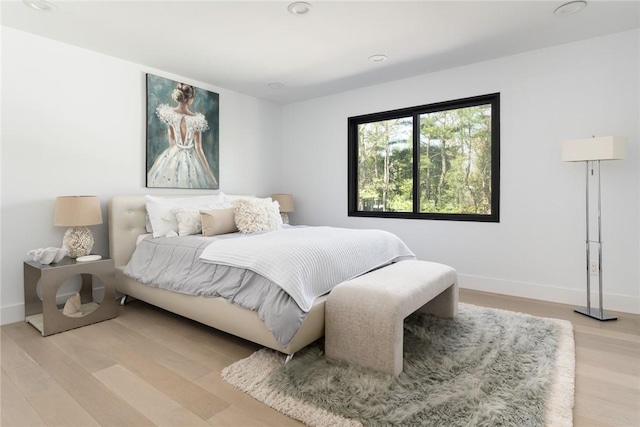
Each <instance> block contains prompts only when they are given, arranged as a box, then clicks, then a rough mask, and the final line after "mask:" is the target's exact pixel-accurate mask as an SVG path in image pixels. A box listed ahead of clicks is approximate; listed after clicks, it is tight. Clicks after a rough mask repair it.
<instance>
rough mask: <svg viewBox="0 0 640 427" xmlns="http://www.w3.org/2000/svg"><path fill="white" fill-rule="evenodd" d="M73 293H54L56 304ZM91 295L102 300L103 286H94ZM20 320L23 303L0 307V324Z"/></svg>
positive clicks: (63, 301)
mask: <svg viewBox="0 0 640 427" xmlns="http://www.w3.org/2000/svg"><path fill="white" fill-rule="evenodd" d="M74 293H75V292H68V293H61V294H58V295H56V304H58V305H63V304H64V303H65V302H66V301H67V300H68V299H69V297H71V296H72V295H73V294H74ZM93 296H94V298H95V299H96V300H97V301H102V299H103V298H104V287H102V286H100V287H96V288H94V289H93ZM21 321H24V303H21V304H14V305H9V306H5V307H2V308H1V309H0V322H1V323H0V324H2V325H8V324H9V323H16V322H21Z"/></svg>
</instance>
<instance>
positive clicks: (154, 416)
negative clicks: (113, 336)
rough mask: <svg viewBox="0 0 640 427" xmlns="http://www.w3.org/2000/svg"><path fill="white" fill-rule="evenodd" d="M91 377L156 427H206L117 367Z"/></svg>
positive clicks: (196, 417)
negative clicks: (136, 409) (134, 408)
mask: <svg viewBox="0 0 640 427" xmlns="http://www.w3.org/2000/svg"><path fill="white" fill-rule="evenodd" d="M93 375H94V376H95V377H96V378H98V379H99V380H100V381H102V382H103V383H104V384H105V385H106V386H107V387H109V388H110V389H111V390H113V392H114V393H115V394H117V395H118V396H120V397H121V398H122V399H124V400H126V401H127V402H130V403H131V404H132V405H133V406H135V407H136V408H138V410H139V411H140V412H142V413H143V414H144V415H145V416H146V417H147V418H149V419H150V420H152V421H153V423H154V424H155V425H158V426H167V427H172V426H191V427H197V426H208V424H207V422H206V421H205V420H203V419H201V418H200V417H198V416H197V415H195V414H193V413H192V412H190V411H188V410H187V409H185V408H184V407H182V406H181V405H179V404H178V403H177V402H175V401H174V400H173V399H171V398H170V397H168V396H167V395H166V394H164V393H162V392H160V391H159V390H157V389H155V388H154V387H152V386H150V385H149V384H148V383H146V382H145V381H144V380H142V379H140V378H139V377H137V376H136V375H135V374H134V373H132V372H130V371H128V370H127V369H125V368H124V367H122V366H120V365H114V366H112V367H110V368H106V369H103V370H101V371H98V372H95V373H94V374H93Z"/></svg>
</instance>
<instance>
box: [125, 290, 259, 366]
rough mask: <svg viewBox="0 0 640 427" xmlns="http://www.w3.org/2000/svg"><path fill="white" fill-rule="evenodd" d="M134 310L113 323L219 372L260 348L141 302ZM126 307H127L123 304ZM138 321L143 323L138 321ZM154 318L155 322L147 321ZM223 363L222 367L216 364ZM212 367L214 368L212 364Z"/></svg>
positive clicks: (137, 302) (138, 302)
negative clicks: (157, 341) (155, 340)
mask: <svg viewBox="0 0 640 427" xmlns="http://www.w3.org/2000/svg"><path fill="white" fill-rule="evenodd" d="M131 304H137V305H138V306H139V307H136V308H139V309H138V310H132V311H131V312H129V313H127V316H120V317H118V318H117V322H118V323H120V324H122V325H124V326H127V327H129V328H130V329H132V330H135V331H137V332H139V333H140V334H143V335H146V336H154V337H157V339H160V340H162V343H163V344H164V345H166V346H167V347H169V348H171V349H172V350H173V351H175V352H177V353H180V354H184V355H185V356H187V357H189V358H190V359H192V360H194V361H196V362H198V363H200V364H203V365H204V366H208V367H210V368H212V369H216V370H221V369H222V368H224V367H225V366H228V365H230V364H231V363H233V361H235V360H239V359H242V358H244V357H248V356H249V355H251V354H252V353H253V352H255V351H256V350H258V349H259V348H260V347H259V346H257V345H256V344H254V343H251V342H249V341H246V340H243V339H240V338H238V337H234V336H232V335H229V334H227V333H225V332H222V331H218V330H217V329H215V328H211V327H209V326H206V325H202V324H200V323H198V322H195V321H192V320H188V319H185V318H183V317H181V316H178V315H175V314H173V313H168V312H166V311H164V310H161V309H159V308H156V307H152V306H150V305H148V304H145V303H143V302H141V301H136V302H134V303H131ZM127 307H128V305H127ZM142 319H146V320H147V321H145V322H142V321H141V320H142ZM149 319H154V320H155V321H151V322H150V321H148V320H149ZM218 361H223V363H222V364H220V363H217V362H218ZM214 364H215V365H214Z"/></svg>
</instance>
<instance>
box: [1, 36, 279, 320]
mask: <svg viewBox="0 0 640 427" xmlns="http://www.w3.org/2000/svg"><path fill="white" fill-rule="evenodd" d="M147 72H149V73H152V74H156V75H160V76H163V77H166V78H170V79H173V80H180V81H185V79H184V78H183V77H181V76H175V75H171V74H167V73H164V72H162V71H160V70H153V69H149V68H144V67H142V66H139V65H137V64H133V63H129V62H125V61H121V60H118V59H115V58H112V57H109V56H105V55H101V54H98V53H95V52H91V51H88V50H84V49H79V48H76V47H73V46H69V45H66V44H62V43H59V42H55V41H52V40H49V39H45V38H41V37H37V36H34V35H31V34H27V33H23V32H20V31H17V30H13V29H10V28H7V27H2V130H1V132H2V133H1V135H2V145H1V155H0V160H1V165H2V171H1V173H0V184H1V197H2V205H1V206H2V208H1V212H0V218H1V227H0V232H1V234H0V236H1V240H2V242H1V252H0V259H1V270H0V278H1V282H0V285H1V290H2V291H1V298H0V307H1V308H2V323H8V322H12V321H18V320H22V319H24V317H23V316H24V312H23V310H24V308H23V285H22V283H23V277H22V275H23V273H22V264H23V261H25V260H27V259H28V257H27V255H26V254H27V252H28V251H29V250H30V249H35V248H39V247H47V246H60V245H61V242H62V236H63V234H64V231H65V230H64V228H59V227H54V226H53V224H52V222H53V208H54V204H55V198H56V196H61V195H74V194H95V195H98V196H100V198H101V201H102V205H103V217H104V220H105V223H104V224H103V225H101V226H95V227H92V231H93V233H94V236H95V241H96V245H95V247H94V251H93V252H94V253H99V254H103V255H108V240H107V239H108V237H107V223H106V203H107V200H108V199H109V197H111V196H112V195H115V194H147V193H149V194H162V193H181V194H193V193H196V194H204V193H206V192H203V191H202V190H200V191H197V190H196V191H186V190H183V191H179V190H161V189H146V188H145V160H144V159H145V128H144V124H145V101H144V100H145V83H144V82H145V73H147ZM187 81H188V80H187ZM188 82H190V83H192V84H194V85H196V86H198V87H201V88H203V89H207V90H210V91H214V92H217V93H219V94H220V105H221V107H220V169H221V171H220V189H221V190H222V191H224V192H225V193H228V194H231V193H236V194H256V195H269V194H270V193H272V192H280V191H282V187H281V185H280V183H281V182H282V181H281V176H280V170H281V161H282V158H281V153H282V146H281V122H282V109H281V107H280V106H278V105H275V104H271V103H268V102H264V101H261V100H258V99H256V98H252V97H249V96H245V95H241V94H238V93H235V92H231V91H228V90H225V89H223V88H219V87H213V86H210V85H207V84H202V83H199V82H195V81H188Z"/></svg>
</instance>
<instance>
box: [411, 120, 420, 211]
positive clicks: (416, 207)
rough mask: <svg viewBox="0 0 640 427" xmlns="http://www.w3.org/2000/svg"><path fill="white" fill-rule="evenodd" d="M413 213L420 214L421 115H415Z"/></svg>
mask: <svg viewBox="0 0 640 427" xmlns="http://www.w3.org/2000/svg"><path fill="white" fill-rule="evenodd" d="M412 142H413V213H415V214H417V213H419V212H420V114H418V113H414V114H413V141H412Z"/></svg>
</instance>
